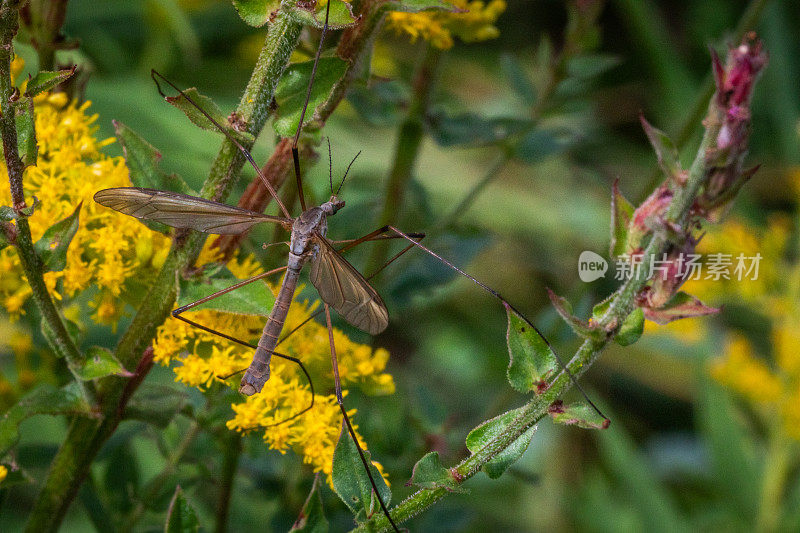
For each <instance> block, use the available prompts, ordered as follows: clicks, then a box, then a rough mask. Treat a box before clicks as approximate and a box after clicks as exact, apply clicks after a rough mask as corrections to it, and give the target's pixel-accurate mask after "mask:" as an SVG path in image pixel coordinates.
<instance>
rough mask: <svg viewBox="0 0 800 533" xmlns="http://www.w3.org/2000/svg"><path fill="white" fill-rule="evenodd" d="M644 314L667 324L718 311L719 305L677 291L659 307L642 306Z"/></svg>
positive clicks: (654, 320) (657, 322)
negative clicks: (710, 304)
mask: <svg viewBox="0 0 800 533" xmlns="http://www.w3.org/2000/svg"><path fill="white" fill-rule="evenodd" d="M643 311H644V316H645V318H647V320H651V321H653V322H655V323H656V324H661V325H664V324H669V323H670V322H672V321H673V320H680V319H681V318H694V317H698V316H705V315H713V314H715V313H719V311H720V308H719V307H709V306H707V305H706V304H704V303H703V302H701V301H700V300H698V299H697V298H695V297H694V296H692V295H691V294H687V293H685V292H683V291H680V292H678V293H677V294H675V296H673V297H672V298H671V299H670V301H669V302H667V303H666V305H664V306H663V307H661V308H659V309H649V308H644V309H643Z"/></svg>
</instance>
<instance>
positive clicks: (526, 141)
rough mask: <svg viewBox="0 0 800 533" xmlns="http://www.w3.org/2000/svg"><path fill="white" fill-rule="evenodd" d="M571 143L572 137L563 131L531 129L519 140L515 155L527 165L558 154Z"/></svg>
mask: <svg viewBox="0 0 800 533" xmlns="http://www.w3.org/2000/svg"><path fill="white" fill-rule="evenodd" d="M572 142H573V137H572V135H571V134H570V133H569V132H568V131H567V130H563V129H553V128H542V129H532V130H531V131H530V132H528V133H527V134H526V135H524V136H523V137H522V139H520V141H519V142H518V143H517V146H516V148H515V155H516V156H517V157H518V158H520V159H521V160H522V161H524V162H525V163H528V164H532V163H538V162H539V161H542V160H543V159H545V158H547V157H550V156H553V155H556V154H559V153H561V152H563V151H564V150H566V149H567V148H568V147H569V145H570V144H572Z"/></svg>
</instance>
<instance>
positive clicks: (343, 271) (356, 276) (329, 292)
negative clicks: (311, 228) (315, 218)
mask: <svg viewBox="0 0 800 533" xmlns="http://www.w3.org/2000/svg"><path fill="white" fill-rule="evenodd" d="M316 242H318V243H319V250H318V251H317V255H316V257H314V258H313V259H312V260H311V275H310V278H311V283H312V284H313V285H314V287H316V289H317V291H318V292H319V296H320V298H322V301H323V302H325V303H326V304H328V305H330V306H331V307H333V308H334V309H335V310H336V312H337V313H339V314H340V315H341V316H342V317H343V318H344V319H345V320H347V321H348V322H349V323H351V324H352V325H354V326H355V327H357V328H358V329H360V330H362V331H366V332H367V333H369V334H370V335H377V334H378V333H380V332H381V331H383V330H384V329H386V326H387V325H388V324H389V312H388V311H387V310H386V305H385V304H384V303H383V300H382V299H381V297H380V295H379V294H378V293H377V292H376V291H375V289H373V288H372V286H370V284H369V283H368V282H367V280H365V279H364V276H362V275H361V274H360V273H359V272H358V270H356V269H355V268H354V267H353V265H351V264H350V263H348V262H347V260H346V259H345V258H344V257H342V256H341V255H340V254H339V252H337V251H336V250H335V249H334V248H333V246H332V245H331V243H330V242H329V241H328V239H326V238H325V237H322V236H321V235H317V236H316Z"/></svg>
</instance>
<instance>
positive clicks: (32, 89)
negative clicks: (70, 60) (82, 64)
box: [25, 65, 76, 98]
mask: <svg viewBox="0 0 800 533" xmlns="http://www.w3.org/2000/svg"><path fill="white" fill-rule="evenodd" d="M75 69H76V66H75V65H73V66H72V68H70V69H65V70H57V71H55V72H48V71H44V70H43V71H41V72H37V73H36V76H34V77H33V78H28V85H27V86H26V87H25V96H27V97H28V98H30V97H33V96H36V95H37V94H39V93H43V92H45V91H49V90H51V89H53V88H54V87H55V86H56V85H58V84H59V83H61V82H62V81H65V80H68V79H69V78H71V77H72V76H73V74H75Z"/></svg>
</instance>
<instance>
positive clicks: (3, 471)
mask: <svg viewBox="0 0 800 533" xmlns="http://www.w3.org/2000/svg"><path fill="white" fill-rule="evenodd" d="M7 475H8V468H6V467H5V466H3V465H0V483H2V482H3V480H4V479H5V478H6V476H7Z"/></svg>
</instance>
